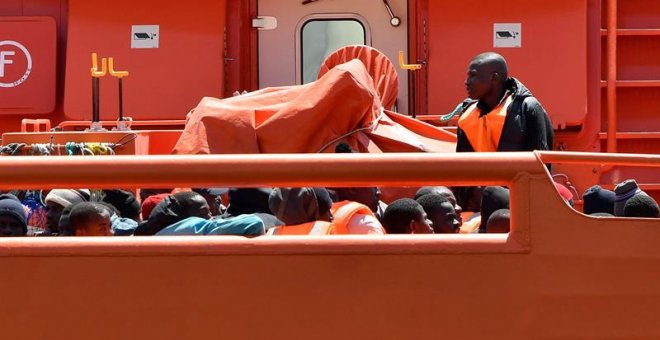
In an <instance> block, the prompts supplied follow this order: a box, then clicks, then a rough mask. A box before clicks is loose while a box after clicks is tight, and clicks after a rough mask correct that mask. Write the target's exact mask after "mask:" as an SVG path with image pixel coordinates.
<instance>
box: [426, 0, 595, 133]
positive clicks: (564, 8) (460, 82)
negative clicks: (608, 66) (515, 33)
mask: <svg viewBox="0 0 660 340" xmlns="http://www.w3.org/2000/svg"><path fill="white" fill-rule="evenodd" d="M470 6H478V8H479V10H478V11H475V10H468V9H467V8H469V7H470ZM504 8H506V10H503V9H504ZM428 12H429V19H428V25H429V27H428V34H429V38H428V46H429V52H428V55H429V59H428V100H429V103H428V107H429V112H427V113H428V114H445V113H448V112H451V111H452V110H453V109H454V108H455V107H456V105H457V104H458V103H460V102H461V101H462V100H463V99H465V97H466V96H467V94H466V92H465V85H464V81H465V74H466V72H467V65H468V64H469V62H470V59H471V58H472V57H474V56H476V55H477V54H479V53H481V52H485V51H495V52H497V53H501V54H502V55H503V56H504V57H505V58H506V59H507V61H508V62H509V68H510V75H511V76H514V77H517V78H518V79H520V80H521V81H522V82H523V83H524V84H525V85H526V86H527V87H529V89H530V90H531V91H532V93H534V94H535V96H536V97H537V98H538V99H539V101H540V102H541V103H542V104H543V105H544V107H545V108H546V110H547V111H548V114H549V115H550V118H551V120H552V122H553V125H555V127H564V126H566V125H580V124H581V123H583V121H584V119H585V117H586V115H587V68H588V67H589V65H588V64H587V20H588V16H587V1H586V0H566V1H553V0H541V1H534V2H530V1H526V0H514V1H508V0H495V1H479V2H473V3H471V5H468V4H466V3H464V2H460V1H459V2H456V1H454V2H448V1H429V2H428ZM558 22H561V25H558ZM495 23H521V24H522V47H521V48H494V47H493V40H494V39H493V35H494V32H493V31H494V27H493V25H494V24H495ZM466 42H467V43H466ZM549 42H558V43H561V46H562V51H561V53H553V47H552V46H550V45H549ZM559 94H561V95H559Z"/></svg>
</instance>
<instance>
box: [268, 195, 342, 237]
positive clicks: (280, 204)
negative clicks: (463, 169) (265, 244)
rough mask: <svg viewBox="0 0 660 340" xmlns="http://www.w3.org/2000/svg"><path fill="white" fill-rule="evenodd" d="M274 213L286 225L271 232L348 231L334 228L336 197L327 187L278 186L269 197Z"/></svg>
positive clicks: (327, 232) (320, 233)
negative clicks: (333, 198) (331, 210)
mask: <svg viewBox="0 0 660 340" xmlns="http://www.w3.org/2000/svg"><path fill="white" fill-rule="evenodd" d="M268 205H269V207H270V210H271V212H272V213H273V214H274V215H275V217H277V219H279V220H280V221H282V222H284V224H285V225H284V226H280V227H274V228H271V229H270V230H269V235H330V234H337V233H345V232H343V230H337V229H335V228H333V226H332V223H330V222H331V221H332V213H331V212H330V209H331V208H332V199H330V194H329V193H328V191H327V190H326V189H325V188H275V189H273V191H272V192H271V194H270V196H269V198H268Z"/></svg>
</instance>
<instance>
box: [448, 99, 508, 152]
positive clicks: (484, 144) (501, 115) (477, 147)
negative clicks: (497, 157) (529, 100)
mask: <svg viewBox="0 0 660 340" xmlns="http://www.w3.org/2000/svg"><path fill="white" fill-rule="evenodd" d="M511 102H513V97H512V96H511V94H506V96H505V97H504V99H503V100H502V101H501V102H500V104H499V105H497V106H496V107H495V108H494V109H493V111H491V112H489V113H488V114H486V115H484V116H481V110H479V108H478V107H477V103H474V104H472V105H470V106H469V107H468V108H467V110H465V112H464V113H463V114H462V115H461V118H459V119H458V126H459V127H460V128H461V130H463V132H464V133H465V135H466V136H467V138H468V140H469V141H470V144H472V148H473V149H474V151H476V152H495V151H497V146H498V145H499V143H500V137H501V136H502V128H503V127H504V120H505V119H506V114H507V112H508V109H509V106H510V105H511Z"/></svg>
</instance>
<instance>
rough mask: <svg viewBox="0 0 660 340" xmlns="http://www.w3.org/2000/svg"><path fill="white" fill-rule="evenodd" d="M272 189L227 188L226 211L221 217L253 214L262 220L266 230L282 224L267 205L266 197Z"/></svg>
mask: <svg viewBox="0 0 660 340" xmlns="http://www.w3.org/2000/svg"><path fill="white" fill-rule="evenodd" d="M272 191H273V190H272V189H271V188H231V189H229V192H228V197H229V202H228V206H227V211H225V213H224V214H223V215H222V218H223V219H228V218H232V217H237V216H241V215H255V216H257V217H259V218H260V219H261V220H262V221H263V222H264V226H265V228H266V230H268V229H270V228H273V227H279V226H283V225H284V222H282V221H280V220H278V219H277V217H275V215H273V213H272V212H271V211H270V207H269V206H268V197H269V196H270V193H271V192H272Z"/></svg>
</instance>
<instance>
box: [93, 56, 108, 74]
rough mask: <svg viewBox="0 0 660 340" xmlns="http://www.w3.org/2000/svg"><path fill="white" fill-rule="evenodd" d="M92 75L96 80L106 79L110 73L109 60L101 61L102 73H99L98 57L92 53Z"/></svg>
mask: <svg viewBox="0 0 660 340" xmlns="http://www.w3.org/2000/svg"><path fill="white" fill-rule="evenodd" d="M90 73H91V74H92V77H94V78H101V77H105V75H106V74H107V73H108V60H107V59H105V58H102V59H101V71H99V63H98V58H97V57H96V53H92V69H91V70H90Z"/></svg>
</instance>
